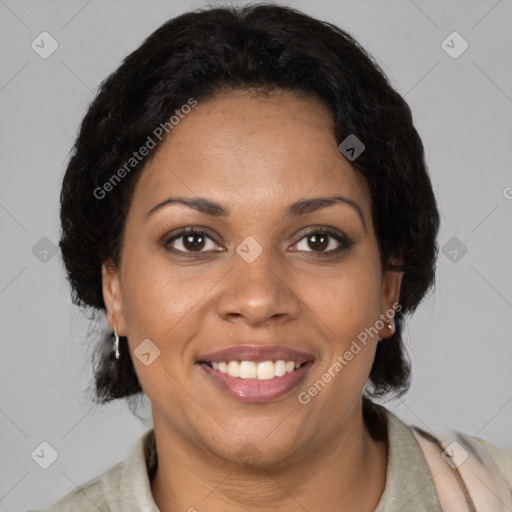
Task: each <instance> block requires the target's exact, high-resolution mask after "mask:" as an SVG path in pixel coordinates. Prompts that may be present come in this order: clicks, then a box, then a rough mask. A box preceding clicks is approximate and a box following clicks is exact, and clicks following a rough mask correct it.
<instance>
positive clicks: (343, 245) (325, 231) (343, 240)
mask: <svg viewBox="0 0 512 512" xmlns="http://www.w3.org/2000/svg"><path fill="white" fill-rule="evenodd" d="M190 235H201V236H204V237H206V238H208V239H210V240H211V241H213V242H214V243H215V244H217V242H216V241H215V240H214V239H213V238H212V237H211V236H210V235H208V233H206V232H205V231H201V230H200V229H197V228H194V227H187V228H183V229H180V230H179V231H178V232H177V233H175V234H173V235H172V236H171V237H168V238H165V239H164V241H163V245H164V248H165V249H166V250H167V251H168V252H172V253H174V254H181V255H195V254H205V253H206V252H208V251H182V250H178V249H173V248H170V247H169V246H170V244H171V243H172V242H174V241H175V240H179V239H180V238H183V237H185V236H190ZM311 235H328V236H330V237H332V238H334V239H335V240H336V241H337V242H338V243H339V244H340V246H339V247H338V248H337V249H331V250H330V251H323V252H317V251H298V252H308V253H313V254H318V255H321V256H332V255H335V254H339V253H341V252H343V251H346V250H348V249H350V247H351V246H352V245H353V244H354V242H353V241H352V240H350V239H349V238H348V237H346V236H345V235H341V234H340V233H339V232H338V231H336V230H334V229H331V228H328V227H325V228H313V229H310V230H309V231H307V232H306V233H303V234H302V236H301V238H300V239H299V240H298V241H297V242H296V243H295V244H293V245H294V246H295V245H297V244H298V243H299V242H301V241H302V240H303V239H304V238H307V237H308V236H311ZM217 245H219V244H217ZM219 252H220V251H219Z"/></svg>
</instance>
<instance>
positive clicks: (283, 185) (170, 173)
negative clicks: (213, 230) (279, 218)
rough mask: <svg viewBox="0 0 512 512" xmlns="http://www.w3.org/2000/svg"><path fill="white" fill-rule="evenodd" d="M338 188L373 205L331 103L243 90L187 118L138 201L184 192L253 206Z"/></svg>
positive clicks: (148, 203)
mask: <svg viewBox="0 0 512 512" xmlns="http://www.w3.org/2000/svg"><path fill="white" fill-rule="evenodd" d="M334 193H340V194H343V195H344V196H347V197H350V198H351V199H354V200H357V201H358V202H359V203H360V204H361V208H362V209H365V208H367V209H368V208H369V207H370V204H369V201H370V199H369V190H368V187H367V184H366V181H365V179H364V177H363V176H362V175H361V174H360V173H359V172H357V171H355V170H354V169H353V168H352V167H351V165H350V163H349V162H348V160H346V159H345V157H344V156H343V155H342V154H341V153H340V151H339V149H338V145H337V143H336V139H335V136H334V122H333V119H332V116H331V113H330V112H329V110H328V108H327V107H326V106H325V105H324V104H323V103H322V102H321V101H320V100H319V99H317V98H316V97H313V96H306V95H302V94H298V93H292V92H284V91H280V92H273V93H269V94H265V95H261V94H253V93H248V92H241V91H240V92H232V93H226V94H223V95H219V96H216V97H214V98H213V99H209V100H207V101H204V102H199V103H198V104H197V106H195V107H194V108H193V109H192V110H191V111H190V113H188V114H187V115H185V116H183V118H181V119H180V121H179V124H178V125H177V126H175V127H174V129H173V130H172V131H171V132H170V133H169V135H168V136H167V137H166V138H165V139H164V141H163V143H162V144H161V145H160V146H159V147H158V148H157V149H156V150H155V153H154V154H153V155H152V158H151V159H150V160H149V161H148V163H147V164H146V167H145V169H144V171H143V172H142V176H141V177H140V179H139V182H138V183H137V186H136V189H135V193H134V196H133V198H132V202H133V203H136V204H133V205H132V206H134V207H136V208H139V207H140V208H144V209H146V210H147V209H149V208H151V207H152V206H153V205H154V204H156V203H158V202H160V201H163V200H164V199H165V198H166V196H168V195H176V194H181V195H187V196H190V197H194V196H200V197H209V198H211V199H213V200H215V201H218V202H221V203H229V204H230V205H231V206H232V207H233V208H232V209H237V208H244V209H245V210H247V208H248V207H249V206H251V205H252V206H255V207H262V206H263V207H267V208H268V207H269V206H270V205H273V204H280V203H290V202H293V201H294V200H297V199H298V198H302V197H307V196H308V195H310V196H319V195H333V194H334Z"/></svg>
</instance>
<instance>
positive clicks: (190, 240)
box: [164, 228, 218, 253]
mask: <svg viewBox="0 0 512 512" xmlns="http://www.w3.org/2000/svg"><path fill="white" fill-rule="evenodd" d="M208 242H210V244H208ZM164 245H165V248H166V249H168V250H170V251H172V252H183V253H193V252H198V253H201V252H207V251H212V250H213V251H216V250H218V249H216V248H215V247H216V246H217V244H216V243H215V241H214V240H213V239H212V238H211V237H210V236H208V235H207V234H206V233H205V232H204V231H200V230H197V229H194V228H185V229H182V230H180V231H179V232H178V233H176V234H175V235H173V236H172V237H170V238H168V239H167V240H166V241H165V243H164ZM208 245H209V247H208ZM205 247H206V250H203V249H205Z"/></svg>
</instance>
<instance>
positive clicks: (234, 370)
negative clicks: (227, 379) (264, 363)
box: [228, 361, 240, 377]
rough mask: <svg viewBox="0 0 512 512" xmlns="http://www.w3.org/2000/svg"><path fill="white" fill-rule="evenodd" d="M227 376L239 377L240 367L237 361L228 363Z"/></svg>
mask: <svg viewBox="0 0 512 512" xmlns="http://www.w3.org/2000/svg"><path fill="white" fill-rule="evenodd" d="M228 375H231V377H240V365H239V364H238V361H229V363H228Z"/></svg>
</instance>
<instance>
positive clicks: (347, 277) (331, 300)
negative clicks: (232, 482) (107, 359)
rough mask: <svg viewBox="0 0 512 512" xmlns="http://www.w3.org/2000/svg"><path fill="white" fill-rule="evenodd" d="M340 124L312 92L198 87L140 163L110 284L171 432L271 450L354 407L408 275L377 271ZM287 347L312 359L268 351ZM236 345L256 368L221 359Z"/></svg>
mask: <svg viewBox="0 0 512 512" xmlns="http://www.w3.org/2000/svg"><path fill="white" fill-rule="evenodd" d="M333 132H334V129H333V124H332V120H331V118H330V115H329V112H328V110H327V109H326V107H325V106H324V105H323V104H322V103H321V102H319V100H317V99H315V98H313V97H305V96H299V95H297V94H292V93H290V92H279V93H277V92H276V93H272V94H270V95H268V96H261V95H259V96H257V95H254V94H253V95H250V94H247V93H242V92H237V93H231V94H229V95H223V96H217V97H216V98H215V99H213V100H209V101H205V102H199V103H198V105H197V106H196V107H194V108H193V109H192V111H191V112H190V113H189V114H188V115H187V116H185V117H184V118H183V119H181V120H180V122H179V124H178V125H177V126H176V127H175V128H174V129H173V130H172V132H171V133H170V136H169V137H168V138H167V139H166V140H165V144H162V145H161V146H160V147H159V148H158V149H157V150H155V153H154V155H153V158H152V159H151V160H150V161H149V162H148V163H147V164H146V168H145V170H144V172H143V173H142V175H141V176H140V179H139V181H138V183H137V185H136V187H135V190H134V194H133V198H132V202H131V205H130V209H129V213H128V216H127V219H126V225H125V235H124V242H123V247H122V257H121V263H120V266H119V268H118V269H117V270H115V269H109V268H107V267H106V266H104V269H103V270H104V272H103V288H104V296H105V303H106V304H107V309H108V319H109V323H110V325H111V326H112V328H113V327H114V325H117V329H118V333H119V334H120V335H127V337H128V343H129V347H130V351H131V354H132V359H133V362H134V366H135V370H136V373H137V376H138V378H139V380H140V383H141V385H142V387H143V389H144V391H145V393H146V395H147V396H148V398H149V399H150V401H151V403H152V409H153V418H154V423H155V429H157V428H158V429H159V430H160V431H162V432H163V431H165V432H166V434H165V435H169V436H173V437H175V438H178V439H181V440H182V442H183V443H184V444H185V445H189V444H190V443H191V444H192V445H194V447H195V448H196V449H197V448H198V447H200V448H201V449H203V451H204V450H205V449H206V451H208V452H210V453H212V454H214V455H216V456H218V457H221V458H222V459H224V460H231V461H237V460H240V459H241V457H244V456H246V455H247V456H249V457H251V453H249V452H250V451H251V450H252V451H254V452H256V453H257V455H254V454H252V455H253V459H255V458H257V459H259V462H260V463H268V464H272V463H276V462H278V461H283V460H284V459H285V458H288V459H289V460H293V459H295V458H297V457H301V456H304V455H305V454H307V453H308V452H310V451H314V450H315V447H316V446H318V445H319V444H320V443H325V441H326V440H328V439H329V437H331V438H333V436H335V435H339V433H340V431H343V430H347V429H350V427H351V425H355V422H356V421H357V418H359V417H360V408H359V407H360V404H361V393H362V390H363V387H364V385H365V383H366V381H367V378H368V375H369V372H370V368H371V365H372V362H373V358H374V354H375V348H376V344H377V340H378V337H379V336H380V337H383V338H386V337H389V336H390V335H391V334H392V331H390V330H388V329H387V327H386V324H387V322H384V327H382V323H383V322H382V321H380V322H379V319H381V318H382V317H381V315H382V314H385V313H386V312H387V311H389V310H390V309H391V308H392V306H393V304H394V303H395V302H396V301H397V300H398V294H399V287H400V278H401V274H398V273H393V272H387V273H383V271H382V267H381V264H380V260H379V252H378V247H377V241H376V238H375V233H374V231H373V225H372V217H371V200H370V195H369V189H368V187H367V185H366V182H365V180H364V178H363V177H362V176H361V175H360V174H359V173H358V172H357V171H355V170H353V168H352V167H351V166H350V163H349V162H348V160H347V159H345V157H344V156H343V155H342V154H341V152H340V151H339V149H338V145H337V143H336V140H335V137H334V133H333ZM363 142H364V141H363ZM366 151H371V147H367V148H366ZM334 197H338V198H343V199H342V200H340V201H333V202H329V203H328V204H327V201H325V202H324V199H325V198H334ZM171 198H174V199H176V198H180V199H183V200H187V201H190V202H191V205H192V204H194V202H199V199H201V200H202V201H201V202H200V203H199V206H196V207H193V206H186V205H184V204H182V203H180V202H175V201H174V202H171V201H170V199H171ZM313 199H314V201H312V200H313ZM207 202H208V203H207ZM210 203H212V205H210ZM213 203H215V206H213ZM201 205H202V206H201ZM206 206H208V207H206ZM188 227H194V229H195V230H197V231H199V232H200V234H195V235H190V234H184V235H183V234H181V235H180V230H182V229H183V228H188ZM326 230H328V232H327V233H326ZM375 326H377V327H379V329H378V334H375V329H374V330H372V331H370V332H371V335H368V334H367V335H366V344H364V343H362V342H361V341H360V340H362V339H363V338H364V337H365V336H364V335H363V336H361V334H362V333H364V332H365V329H369V328H371V327H375ZM367 332H368V331H367ZM358 336H359V339H358ZM148 340H150V341H148ZM354 341H355V342H356V343H357V345H358V346H359V348H360V350H359V351H357V349H356V348H355V346H354V345H353V342H354ZM384 343H385V341H384ZM240 346H243V347H242V348H243V349H246V351H245V352H244V351H242V352H241V353H240V352H238V353H237V352H233V351H232V352H230V351H228V353H225V354H220V355H217V356H215V355H213V356H211V354H213V353H214V352H217V351H219V350H222V349H229V348H240ZM247 346H249V347H247ZM276 346H279V347H281V351H279V350H278V349H276V348H275V347H276ZM262 348H265V349H268V350H270V351H269V352H264V351H263V352H262V351H261V350H260V349H262ZM254 349H255V350H254ZM286 349H289V350H290V351H292V350H295V351H297V352H298V353H300V355H299V354H297V353H292V352H290V353H287V352H286ZM158 351H159V352H158ZM347 352H350V353H351V354H352V357H350V356H345V354H346V353H347ZM301 356H302V357H301ZM289 359H292V360H296V361H297V362H303V363H304V365H303V366H302V367H300V368H298V369H297V370H295V371H290V369H291V367H290V365H283V363H275V364H272V365H271V364H269V363H264V362H265V361H269V360H270V361H273V362H275V361H278V360H284V361H286V360H289ZM230 360H237V361H240V360H244V361H246V362H244V363H243V364H242V365H241V367H242V366H243V368H244V369H243V375H244V376H245V377H247V376H249V378H242V377H237V376H235V375H236V367H237V365H236V364H235V363H231V364H230V365H228V369H229V372H230V373H232V374H233V375H229V374H226V373H223V372H222V370H225V369H226V368H225V367H224V365H223V364H222V361H224V362H226V363H228V362H229V361H230ZM299 360H300V361H299ZM201 361H208V362H209V363H212V364H211V366H214V365H213V363H218V368H219V369H214V368H212V367H211V366H210V365H208V364H205V363H201ZM342 361H343V362H342ZM283 366H284V370H283ZM286 366H288V368H287V370H288V373H286V374H285V375H279V374H280V373H282V372H283V371H286ZM340 366H341V368H340ZM292 367H293V365H292ZM245 371H247V372H248V373H244V372H245ZM253 371H255V372H256V376H258V375H259V376H260V377H261V379H254V378H253V377H254V374H253V373H251V372H253ZM276 371H277V373H278V375H279V376H274V377H273V378H270V377H272V375H275V373H276ZM258 372H260V373H259V374H258ZM268 372H270V373H268ZM272 372H273V373H272ZM295 372H298V373H297V374H295ZM325 374H329V375H330V376H331V378H330V379H328V377H325ZM251 376H252V377H251ZM319 379H320V381H321V382H320V383H319V382H318V381H319ZM315 383H316V388H315V387H314V386H315ZM312 389H313V391H311V390H312ZM315 389H316V393H315ZM246 443H251V445H246ZM244 450H245V452H244ZM246 452H247V453H246ZM290 458H291V459H290Z"/></svg>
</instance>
